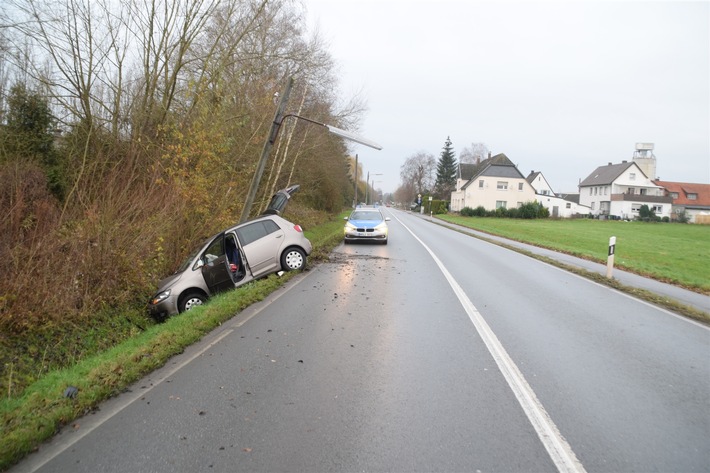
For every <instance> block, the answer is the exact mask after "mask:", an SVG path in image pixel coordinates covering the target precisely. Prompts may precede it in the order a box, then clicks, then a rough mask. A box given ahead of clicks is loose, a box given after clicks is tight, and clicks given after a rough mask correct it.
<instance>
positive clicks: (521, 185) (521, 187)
mask: <svg viewBox="0 0 710 473" xmlns="http://www.w3.org/2000/svg"><path fill="white" fill-rule="evenodd" d="M518 190H519V191H521V190H523V183H522V182H518Z"/></svg>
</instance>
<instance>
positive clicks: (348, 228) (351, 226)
mask: <svg viewBox="0 0 710 473" xmlns="http://www.w3.org/2000/svg"><path fill="white" fill-rule="evenodd" d="M356 228H357V227H356V226H355V225H353V224H352V223H350V222H348V223H346V224H345V229H346V230H355V229H356Z"/></svg>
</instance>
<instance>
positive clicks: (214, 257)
mask: <svg viewBox="0 0 710 473" xmlns="http://www.w3.org/2000/svg"><path fill="white" fill-rule="evenodd" d="M224 243H225V242H224V233H220V234H219V235H218V236H217V237H216V238H215V239H214V240H212V243H210V244H209V246H208V247H207V249H205V251H204V252H203V253H202V257H201V258H202V263H203V266H202V277H203V278H204V279H205V284H207V287H208V288H209V289H210V292H212V293H217V292H220V291H225V290H227V289H234V281H233V279H232V274H231V270H230V269H229V261H228V260H227V253H226V250H225V244H224Z"/></svg>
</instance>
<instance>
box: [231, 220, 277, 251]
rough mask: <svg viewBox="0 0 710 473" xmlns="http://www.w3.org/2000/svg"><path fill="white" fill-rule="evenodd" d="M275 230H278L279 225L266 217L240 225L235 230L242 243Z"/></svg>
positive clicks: (252, 240) (253, 240)
mask: <svg viewBox="0 0 710 473" xmlns="http://www.w3.org/2000/svg"><path fill="white" fill-rule="evenodd" d="M277 230H279V226H278V225H276V223H274V221H272V220H268V219H267V220H260V221H258V222H254V223H250V224H249V225H245V226H243V227H241V228H240V229H238V230H237V235H239V241H240V242H242V245H248V244H249V243H253V242H255V241H256V240H258V239H259V238H264V237H265V236H266V235H269V234H271V233H274V232H275V231H277Z"/></svg>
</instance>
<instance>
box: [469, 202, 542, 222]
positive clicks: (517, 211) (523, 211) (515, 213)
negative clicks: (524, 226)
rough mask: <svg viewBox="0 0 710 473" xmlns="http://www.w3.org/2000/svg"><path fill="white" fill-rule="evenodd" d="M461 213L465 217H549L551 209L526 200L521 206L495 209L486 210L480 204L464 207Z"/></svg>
mask: <svg viewBox="0 0 710 473" xmlns="http://www.w3.org/2000/svg"><path fill="white" fill-rule="evenodd" d="M460 213H461V215H462V216H464V217H498V218H524V219H534V218H548V217H549V216H550V211H549V210H548V209H547V208H546V207H545V206H543V205H542V204H540V203H538V202H526V203H524V204H523V205H521V206H520V207H513V208H511V209H506V208H503V207H499V208H497V209H495V210H486V209H485V208H484V207H483V206H480V205H479V206H478V207H476V208H475V209H472V208H471V207H464V208H463V209H461V212H460Z"/></svg>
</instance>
